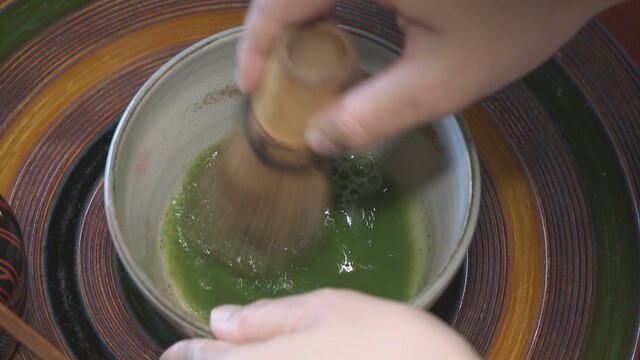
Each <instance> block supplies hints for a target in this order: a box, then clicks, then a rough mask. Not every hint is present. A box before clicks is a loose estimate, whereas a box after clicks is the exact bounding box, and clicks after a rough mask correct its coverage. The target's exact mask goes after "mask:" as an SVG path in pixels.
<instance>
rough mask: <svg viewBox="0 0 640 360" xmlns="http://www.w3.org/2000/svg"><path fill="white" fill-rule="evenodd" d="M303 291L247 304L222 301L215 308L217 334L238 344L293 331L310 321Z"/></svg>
mask: <svg viewBox="0 0 640 360" xmlns="http://www.w3.org/2000/svg"><path fill="white" fill-rule="evenodd" d="M306 303H307V302H306V301H304V297H303V296H302V295H298V296H289V297H285V298H280V299H273V300H259V301H257V302H255V303H253V304H250V305H246V306H237V305H222V306H219V307H217V308H214V309H213V310H212V311H211V317H210V327H211V331H212V332H213V335H214V336H215V337H216V338H217V339H219V340H222V341H226V342H229V343H234V344H241V343H248V342H255V341H262V340H266V339H270V338H274V337H278V336H281V335H286V334H290V333H293V332H295V331H297V330H299V329H300V328H302V327H304V326H305V325H306V324H308V323H309V321H310V320H311V318H312V317H313V315H312V313H313V312H312V311H307V310H305V308H306V306H305V304H306Z"/></svg>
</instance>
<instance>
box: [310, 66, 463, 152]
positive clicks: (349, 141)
mask: <svg viewBox="0 0 640 360" xmlns="http://www.w3.org/2000/svg"><path fill="white" fill-rule="evenodd" d="M436 67H437V65H436V64H435V63H429V62H428V59H425V58H424V57H412V58H407V57H403V58H401V59H399V60H397V61H396V62H395V63H394V64H392V65H391V66H390V67H389V68H387V69H385V70H384V71H383V72H382V73H380V74H379V75H376V76H374V77H373V78H371V79H370V80H368V81H366V82H364V83H362V84H359V85H357V86H355V87H353V88H352V89H351V90H349V91H348V92H347V93H345V94H344V95H343V96H342V97H341V98H340V99H338V100H337V101H336V102H334V103H333V104H331V105H330V106H329V107H328V108H327V109H325V110H324V111H322V112H321V113H320V114H318V115H317V116H316V117H315V118H314V119H313V120H312V121H311V123H310V126H309V129H308V130H307V133H306V134H305V136H306V140H307V144H308V145H309V147H310V148H311V149H312V150H313V151H315V152H316V153H318V154H321V155H336V154H337V153H339V152H341V151H344V150H349V149H354V150H357V149H363V148H366V147H370V146H373V145H375V144H377V143H379V142H381V141H384V140H386V139H388V138H391V137H393V136H396V135H399V134H401V133H403V132H405V131H407V130H409V129H412V128H415V127H418V126H419V125H422V124H424V123H426V122H428V121H431V120H434V119H436V118H438V117H441V116H444V115H446V114H447V112H449V111H451V110H453V109H454V107H455V106H454V105H455V104H453V102H452V100H455V99H460V94H458V95H457V97H455V96H447V94H445V93H444V91H443V89H442V88H443V86H441V85H440V84H441V83H442V81H441V79H442V76H441V72H438V71H437V70H438V69H435V68H436ZM459 105H460V106H464V104H459Z"/></svg>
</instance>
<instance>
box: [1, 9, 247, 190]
mask: <svg viewBox="0 0 640 360" xmlns="http://www.w3.org/2000/svg"><path fill="white" fill-rule="evenodd" d="M243 17H244V11H241V10H227V11H223V12H215V13H214V12H211V13H204V14H195V15H190V16H186V17H181V18H176V19H171V20H167V21H165V22H161V23H157V24H154V25H151V26H148V27H145V28H143V29H140V30H137V31H134V32H131V33H128V34H126V35H124V36H123V37H121V38H119V39H117V40H115V41H113V42H110V43H107V44H105V45H104V46H101V47H98V48H96V50H95V51H93V52H91V53H89V54H87V55H86V56H85V57H84V58H81V59H80V60H79V61H78V62H77V63H75V64H73V65H72V66H71V67H69V68H66V69H64V70H63V72H62V73H60V74H57V75H58V76H57V77H54V78H53V80H51V82H50V83H49V84H47V85H45V86H44V87H43V88H42V90H41V91H40V92H38V93H36V94H34V95H33V98H32V99H31V100H30V101H29V102H28V103H26V104H25V106H24V108H23V109H22V111H20V112H19V113H18V114H17V115H16V116H17V117H18V119H16V121H12V124H13V125H12V126H11V127H10V128H8V129H7V131H6V133H5V134H4V137H3V139H2V141H1V142H0V169H2V172H0V193H7V191H8V190H9V189H10V187H11V185H12V183H13V181H14V179H15V177H16V176H17V174H18V173H19V171H20V168H21V166H22V164H24V163H25V158H26V157H27V156H28V154H29V151H30V150H31V148H32V147H33V146H34V145H35V144H36V143H37V141H38V139H40V138H41V137H42V135H43V134H44V133H45V132H46V131H47V129H48V125H49V124H51V123H52V122H53V121H54V119H55V118H56V117H58V116H60V114H62V113H63V112H64V110H65V108H67V107H68V106H70V104H73V102H74V101H75V100H76V99H77V98H78V97H80V96H82V95H83V94H84V93H85V91H87V90H88V89H90V88H91V87H93V86H95V85H96V84H97V83H98V82H100V81H101V80H102V79H104V78H106V77H108V76H109V75H110V74H111V73H113V72H115V71H118V70H120V69H122V68H123V66H126V64H129V63H134V62H135V61H138V59H140V58H142V57H145V56H149V55H150V54H153V53H154V52H157V51H161V50H163V49H166V48H168V47H171V46H176V45H180V44H188V43H190V42H193V41H196V40H200V39H202V38H204V37H207V36H209V35H212V34H214V33H217V32H220V31H223V30H226V29H229V28H231V27H234V26H238V25H240V24H241V23H242V19H243Z"/></svg>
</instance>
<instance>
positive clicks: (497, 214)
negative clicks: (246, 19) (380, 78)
mask: <svg viewBox="0 0 640 360" xmlns="http://www.w3.org/2000/svg"><path fill="white" fill-rule="evenodd" d="M638 3H639V2H638V1H632V2H627V3H625V4H623V5H621V7H620V8H616V9H613V10H612V11H610V12H608V13H606V14H604V15H602V16H601V17H600V18H599V19H597V20H595V21H593V22H591V23H589V24H588V25H587V26H586V27H585V28H584V29H583V30H582V31H581V32H580V33H579V34H578V35H577V37H576V38H575V39H574V40H573V41H572V42H570V43H569V44H567V45H566V46H565V47H563V48H562V49H561V50H560V51H559V52H558V53H557V54H556V56H555V57H554V58H553V59H552V60H551V61H549V62H547V63H546V64H544V65H543V66H541V67H540V68H538V69H537V70H536V71H534V72H533V73H531V74H530V75H528V76H527V77H526V78H525V79H523V80H522V81H519V82H517V83H515V84H513V85H511V86H509V87H508V88H506V89H504V90H503V91H501V92H499V93H497V94H495V95H493V96H491V97H488V98H486V99H484V100H482V101H480V102H478V103H477V104H475V105H474V106H472V107H471V108H469V109H467V110H466V111H465V112H464V116H465V117H466V119H467V122H468V124H469V127H470V128H471V130H472V133H473V137H474V140H475V142H476V144H477V147H478V152H479V155H480V159H481V164H482V203H481V210H480V217H479V221H478V227H477V231H476V234H475V237H474V240H473V243H472V245H471V248H470V249H469V252H468V255H467V259H466V261H465V265H464V267H463V268H462V269H461V271H460V273H459V275H458V277H457V278H456V280H455V281H454V283H453V284H452V285H451V287H450V289H449V291H448V292H447V293H446V294H445V296H444V297H443V298H442V300H441V301H440V302H439V303H438V304H437V305H436V307H435V308H434V310H435V311H436V312H437V313H438V314H440V316H442V317H443V318H444V319H446V320H447V321H449V322H450V323H451V324H452V325H453V326H454V327H455V328H456V329H457V330H458V331H459V332H460V333H461V334H463V335H464V336H465V337H467V338H468V339H469V340H470V341H471V343H472V344H473V345H474V346H475V347H476V348H477V349H478V351H479V352H480V353H481V354H482V355H483V356H485V357H487V358H493V359H516V358H541V359H547V358H561V359H566V358H592V359H604V358H608V359H624V358H629V359H630V358H634V357H635V358H637V357H638V356H640V354H639V351H640V350H639V348H638V331H639V316H640V286H638V284H640V264H639V262H640V225H639V224H640V219H639V215H638V213H639V203H640V186H639V182H640V72H639V71H638V61H639V60H640V59H638V58H637V57H638V54H639V53H640V52H638V51H637V43H638V38H639V37H640V29H638V25H637V23H638V22H637V19H638V16H640V6H638ZM246 5H247V4H246V2H242V1H161V2H157V1H117V0H112V1H98V2H94V1H79V0H69V1H44V0H16V1H7V0H5V1H0V169H1V170H0V193H2V194H3V195H4V196H5V198H7V199H8V200H9V202H10V203H11V204H12V206H13V208H14V211H15V213H16V217H17V219H18V221H19V223H20V225H21V227H22V232H23V236H24V247H25V253H26V254H27V268H28V281H27V288H28V289H27V293H28V297H27V309H26V311H25V314H24V317H25V318H26V319H27V321H28V322H29V323H30V324H31V325H33V326H34V327H35V328H36V329H37V330H38V331H39V332H41V333H42V334H43V335H44V336H45V337H46V338H47V339H49V340H51V341H52V342H53V343H54V344H56V346H58V347H59V348H60V349H63V351H65V352H66V353H68V355H70V356H72V357H75V358H79V359H91V358H96V359H101V358H125V359H137V358H149V357H150V358H155V357H157V356H158V354H160V352H161V351H162V349H163V348H165V347H166V346H168V345H169V344H170V343H172V342H173V341H175V340H176V339H177V335H176V334H175V332H173V331H172V329H171V328H170V327H168V326H166V324H165V323H164V322H163V321H162V320H161V319H159V318H158V317H157V315H156V314H155V313H154V312H153V311H152V310H151V309H149V307H148V306H147V304H146V303H145V301H144V300H143V299H142V298H141V297H140V295H139V294H138V293H137V292H136V291H135V289H134V287H133V285H132V284H131V283H130V281H129V280H128V279H127V277H126V276H125V275H124V273H123V270H122V267H121V266H120V265H119V263H118V261H117V257H116V255H115V253H114V250H113V247H112V245H111V241H110V237H109V233H108V230H107V226H106V219H105V216H104V210H103V206H104V203H103V194H102V177H103V170H104V161H105V157H106V151H107V149H108V146H109V140H110V138H111V134H112V132H113V129H114V126H115V124H116V122H117V121H118V119H119V116H120V115H121V114H122V112H123V111H124V109H125V107H126V105H127V104H128V102H129V101H130V100H131V98H132V97H133V95H134V94H135V92H136V91H137V90H138V88H139V87H140V86H141V85H142V84H143V83H144V81H145V80H146V79H147V78H148V77H149V76H150V75H151V74H152V73H153V72H154V71H155V70H156V69H157V68H158V67H160V66H161V65H162V64H163V63H164V62H166V61H167V60H169V59H170V58H171V57H172V56H174V55H175V54H176V53H177V52H179V51H180V50H182V49H184V48H185V47H186V46H188V45H190V44H192V43H193V42H195V41H197V40H200V39H202V38H204V37H206V36H209V35H211V34H214V33H216V32H219V31H222V30H225V29H228V28H230V27H234V26H238V25H240V24H241V23H242V18H243V15H244V11H245V9H246ZM634 12H635V14H636V15H635V16H633V14H634ZM337 16H338V19H339V20H340V22H342V23H343V24H347V25H350V26H353V27H356V28H359V29H362V30H364V31H368V32H371V33H373V34H375V35H377V36H380V37H382V38H385V39H387V40H389V41H391V42H394V43H397V44H401V43H402V36H401V33H400V32H399V30H398V28H397V27H396V26H395V25H394V21H393V19H394V17H393V15H391V14H390V13H388V12H386V11H384V10H383V9H381V8H379V7H378V6H375V5H373V4H372V3H370V2H365V1H347V2H341V3H340V4H339V6H338V11H337ZM634 19H635V20H634ZM14 356H15V357H16V358H19V359H22V358H33V356H32V355H31V354H30V353H29V352H28V351H27V350H25V349H24V348H22V347H19V348H18V351H17V353H15V354H14Z"/></svg>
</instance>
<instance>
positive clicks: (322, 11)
mask: <svg viewBox="0 0 640 360" xmlns="http://www.w3.org/2000/svg"><path fill="white" fill-rule="evenodd" d="M336 2H337V0H305V1H300V0H254V1H253V3H252V4H251V7H250V9H249V13H248V14H247V17H246V19H245V24H246V25H247V26H246V33H245V34H244V36H243V38H242V40H241V41H240V44H239V45H238V69H237V82H238V86H239V87H240V90H242V91H243V92H245V93H252V92H253V91H255V90H256V88H257V86H258V85H259V83H260V80H261V78H262V72H263V71H264V66H265V64H266V61H267V58H268V57H269V54H270V53H271V49H272V48H273V46H274V44H275V41H276V38H277V36H278V34H279V33H280V32H281V31H282V30H283V29H284V28H286V27H287V26H290V25H293V24H297V23H302V22H305V21H309V20H312V19H315V18H319V17H323V16H326V15H327V14H329V13H331V12H332V11H333V8H334V7H335V4H336Z"/></svg>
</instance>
